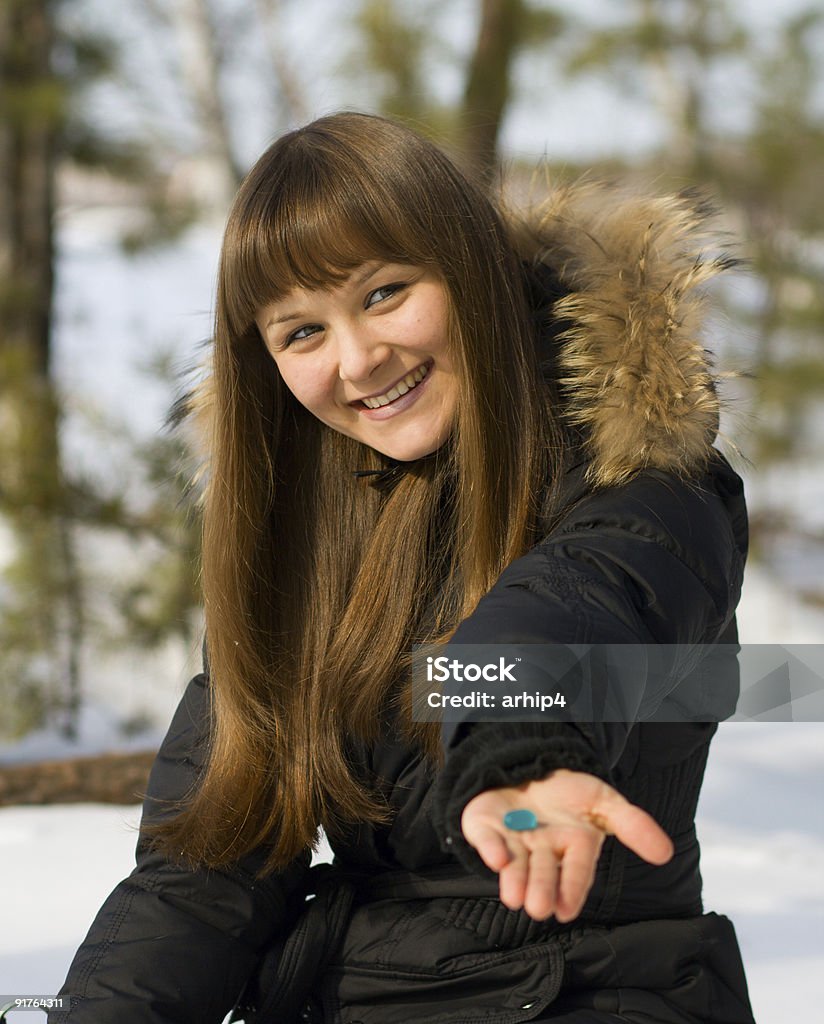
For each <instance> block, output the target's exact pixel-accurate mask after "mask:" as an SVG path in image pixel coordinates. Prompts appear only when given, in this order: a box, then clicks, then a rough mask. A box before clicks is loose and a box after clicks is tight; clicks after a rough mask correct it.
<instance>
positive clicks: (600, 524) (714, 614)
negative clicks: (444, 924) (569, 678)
mask: <svg viewBox="0 0 824 1024" xmlns="http://www.w3.org/2000/svg"><path fill="white" fill-rule="evenodd" d="M745 554H746V513H745V510H744V504H743V497H742V488H741V482H740V480H739V479H738V477H737V476H736V474H735V473H734V472H733V471H732V470H731V469H730V468H729V467H728V466H726V464H725V463H723V462H722V460H721V459H720V457H719V461H718V465H717V467H715V469H714V471H713V472H710V473H708V474H707V475H706V476H705V477H704V478H702V480H700V481H697V482H685V481H681V480H679V479H678V478H676V477H674V476H672V475H670V474H666V473H663V472H659V471H649V472H646V473H643V474H640V475H639V476H637V477H636V478H635V479H634V480H632V481H631V482H630V483H628V484H626V485H624V486H622V487H616V488H610V489H608V490H603V491H600V492H597V493H595V494H594V495H592V496H590V497H589V498H587V499H585V500H584V501H582V502H581V503H580V504H579V505H578V506H577V507H576V508H575V510H574V511H573V512H572V514H571V515H570V516H568V517H567V518H566V519H565V520H564V521H563V522H562V523H561V525H560V526H559V528H558V529H557V530H555V531H553V532H552V534H551V535H550V536H548V537H547V538H546V539H545V540H544V541H543V542H542V543H540V544H538V545H537V546H536V547H535V548H534V549H533V550H532V551H530V552H529V553H528V554H527V555H525V556H524V557H523V558H520V559H518V560H517V561H515V562H513V563H512V565H510V566H509V567H508V568H507V569H506V570H505V572H504V573H503V574H502V576H501V577H500V579H499V580H498V582H497V583H496V584H495V585H494V586H493V587H492V589H491V590H490V591H489V593H488V594H487V595H486V596H485V597H484V598H483V599H482V600H481V601H480V602H479V604H478V606H477V608H476V610H475V611H474V612H473V614H472V615H470V616H469V618H467V619H466V620H465V621H464V622H463V623H462V624H461V625H460V626H459V627H458V629H457V631H456V633H455V635H454V637H453V638H452V641H451V643H452V644H491V643H506V644H553V645H578V646H579V647H580V645H590V644H591V645H621V646H620V648H618V649H619V650H620V651H621V652H622V653H621V656H620V657H619V658H617V659H614V660H612V659H611V660H610V661H609V662H607V661H606V660H604V659H602V660H601V662H600V663H599V662H598V661H597V659H596V661H595V667H594V669H593V668H592V663H590V666H589V667H590V671H589V672H588V674H586V675H584V676H582V678H583V679H584V680H586V683H585V685H590V686H600V687H601V694H600V697H603V695H604V694H605V693H608V694H609V695H610V696H611V697H612V699H613V700H615V699H617V701H618V703H619V704H620V705H621V706H622V707H624V708H626V709H628V713H627V715H626V721H604V720H603V718H601V719H600V720H599V719H598V716H597V715H594V714H593V715H592V716H591V717H592V719H593V720H592V721H583V720H580V721H529V722H515V721H506V722H491V721H474V722H471V721H468V720H464V721H457V722H455V721H453V722H451V723H449V724H448V725H447V724H445V725H444V730H443V739H444V746H445V755H446V758H445V764H444V768H443V769H442V771H441V772H440V774H439V776H438V779H437V781H436V785H435V791H434V793H433V812H434V820H435V824H436V828H437V829H438V832H439V834H440V835H441V837H442V843H443V844H444V846H445V847H446V848H451V849H452V851H453V852H454V853H455V854H456V855H457V856H458V858H459V859H460V860H461V861H462V862H463V863H464V864H465V866H466V867H468V868H470V869H472V870H477V869H478V866H479V865H480V864H481V862H480V859H479V858H477V855H475V854H474V851H473V850H472V849H471V847H469V846H468V845H467V844H466V843H465V841H464V840H463V836H462V834H461V831H460V816H461V813H462V811H463V808H464V807H465V806H466V804H467V802H468V801H469V800H471V799H472V797H474V796H476V795H477V794H478V793H481V792H484V791H485V790H487V789H490V788H495V787H499V786H513V785H519V784H520V783H522V782H526V781H529V780H532V779H539V778H543V777H545V776H546V775H547V774H549V773H550V772H551V771H553V770H554V769H556V768H569V769H572V770H577V771H586V772H590V773H591V774H594V775H598V776H600V777H601V778H605V779H608V780H610V779H611V771H612V768H613V767H614V766H615V764H616V763H617V761H618V759H619V757H620V756H621V753H622V751H623V749H624V745H625V743H626V739H627V735H628V733H629V730H630V728H631V726H632V723H633V721H641V720H654V719H655V717H656V714H658V713H659V712H660V709H661V707H662V705H664V702H665V701H667V699H668V698H669V699H672V691H674V690H675V688H676V687H679V689H681V690H682V692H683V685H684V679H685V677H686V678H687V679H689V678H690V675H691V673H692V675H693V676H697V677H698V678H701V672H700V670H699V669H698V668H697V667H696V659H698V658H701V657H703V656H705V655H706V653H707V651H708V648H707V647H706V646H705V645H711V644H715V643H717V642H718V641H719V640H721V641H723V642H724V643H725V644H729V645H730V648H731V649H732V658H730V657H729V655H730V650H729V649H728V650H727V651H726V653H725V654H722V655H721V657H720V658H719V663H720V664H723V665H724V668H723V670H721V671H719V672H717V673H716V674H715V678H716V679H719V680H724V679H726V683H723V682H722V683H721V685H722V686H724V685H726V688H727V692H719V693H715V694H710V695H709V697H710V699H712V700H713V701H714V707H715V708H716V709H722V710H721V712H720V714H719V717H724V714H725V713H726V714H729V713H731V712H732V710H734V700H735V697H736V696H737V663H736V662H735V658H734V652H735V651H736V650H737V644H736V642H735V641H736V636H735V622H734V612H735V606H736V604H737V602H738V597H739V593H740V588H741V583H742V577H743V565H744V558H745ZM655 645H666V646H663V647H661V646H655ZM730 661H732V665H730V664H729V662H730ZM599 672H600V677H599ZM679 684H680V686H679ZM730 691H734V692H730ZM616 695H617V696H616ZM598 696H599V695H594V696H593V695H591V697H592V703H593V705H594V706H597V698H598Z"/></svg>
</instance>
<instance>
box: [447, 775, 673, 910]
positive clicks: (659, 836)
mask: <svg viewBox="0 0 824 1024" xmlns="http://www.w3.org/2000/svg"><path fill="white" fill-rule="evenodd" d="M518 808H526V809H528V810H531V811H533V812H534V813H535V815H536V817H537V818H538V822H539V827H538V828H536V829H534V830H532V831H528V832H513V831H511V830H510V829H508V828H507V827H506V826H505V825H504V823H503V819H504V815H505V814H507V812H509V811H512V810H516V809H518ZM461 829H462V831H463V834H464V838H465V839H466V841H467V842H468V843H469V844H470V845H471V846H474V847H475V849H476V850H477V851H478V854H479V855H480V857H481V858H482V860H483V861H484V863H485V864H486V865H487V867H489V868H491V869H492V870H493V871H496V872H497V873H498V875H499V877H500V896H501V902H502V903H504V904H505V905H506V906H507V907H509V908H510V909H511V910H518V909H520V908H521V907H523V908H524V910H525V911H526V912H527V914H529V916H530V917H532V918H534V919H535V920H538V921H543V920H545V919H546V918H548V917H550V916H551V915H552V914H554V915H555V917H556V918H557V919H558V920H559V921H571V920H573V919H574V918H575V917H577V916H578V914H579V913H580V912H581V908H582V907H583V905H584V901H585V900H586V898H587V894H588V893H589V890H590V888H591V887H592V882H593V879H594V877H595V866H596V864H597V862H598V856H599V854H600V852H601V847H602V845H603V842H604V838H605V836H606V835H608V834H611V835H614V836H615V837H616V838H617V839H618V840H619V841H620V842H622V843H623V844H624V845H625V846H627V847H629V849H630V850H632V851H633V852H634V853H636V854H638V856H639V857H641V858H643V859H644V860H646V861H648V862H649V863H650V864H665V863H666V862H667V861H668V860H669V859H670V857H672V853H673V846H672V842H671V841H670V838H669V836H667V834H666V833H665V832H664V831H663V829H662V828H661V827H660V826H659V825H658V824H657V823H656V822H655V821H654V819H653V818H651V817H650V816H649V814H647V812H646V811H642V810H641V808H640V807H636V806H635V805H634V804H631V803H630V802H629V801H628V800H626V799H625V798H624V797H623V796H621V794H620V793H619V792H617V790H615V789H613V788H612V786H610V785H608V784H607V783H606V782H604V781H603V780H602V779H599V778H597V777H596V776H594V775H588V774H586V773H584V772H573V771H568V770H566V769H559V770H557V771H555V772H553V773H552V774H551V775H549V776H548V777H547V778H545V779H540V780H538V781H535V782H528V783H524V784H523V785H521V786H516V787H504V788H501V789H489V790H486V792H484V793H480V794H478V796H476V797H474V799H472V800H470V801H469V803H468V804H467V805H466V807H465V808H464V812H463V815H462V816H461Z"/></svg>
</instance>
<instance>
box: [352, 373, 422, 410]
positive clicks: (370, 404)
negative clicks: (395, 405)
mask: <svg viewBox="0 0 824 1024" xmlns="http://www.w3.org/2000/svg"><path fill="white" fill-rule="evenodd" d="M428 372H429V368H428V367H426V366H419V367H418V368H417V369H416V370H413V371H412V373H408V374H407V375H406V376H405V377H404V378H403V380H399V381H398V383H397V384H395V385H394V386H393V387H391V388H390V389H389V390H388V391H387V392H386V393H385V394H383V395H378V396H377V397H375V398H363V399H361V401H362V402H363V404H364V405H365V406H366V408H367V409H380V408H381V407H382V406H384V405H389V403H390V402H394V401H395V399H396V398H400V396H401V395H405V394H406V392H407V391H411V390H412V388H414V387H415V386H416V385H418V384H420V382H421V381H422V380H423V379H424V377H425V376H426V375H427V373H428Z"/></svg>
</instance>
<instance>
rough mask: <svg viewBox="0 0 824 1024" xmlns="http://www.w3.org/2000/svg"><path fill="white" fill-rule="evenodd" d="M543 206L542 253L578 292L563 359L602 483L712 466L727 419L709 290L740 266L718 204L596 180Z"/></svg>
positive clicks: (571, 301) (573, 413)
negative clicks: (719, 223) (722, 243)
mask: <svg viewBox="0 0 824 1024" xmlns="http://www.w3.org/2000/svg"><path fill="white" fill-rule="evenodd" d="M537 213H538V217H537V222H536V221H533V222H532V226H533V228H534V229H537V230H536V235H534V236H533V238H537V240H538V244H539V249H537V251H535V252H533V254H532V258H533V259H534V260H538V261H540V262H543V263H545V264H546V265H547V266H549V267H551V268H552V270H553V271H554V272H555V273H556V274H557V275H558V276H559V278H560V280H561V282H562V284H563V285H564V287H565V288H566V289H568V290H569V291H570V294H569V295H567V296H565V297H564V298H562V299H561V300H559V301H558V302H557V303H556V304H555V307H554V309H553V314H554V316H555V317H557V318H559V319H560V320H562V321H563V322H564V324H568V325H569V326H568V327H567V328H566V329H565V330H564V331H563V333H562V334H561V335H560V337H559V341H560V344H561V346H562V347H561V351H560V353H559V358H558V363H559V366H560V370H561V374H562V377H561V384H562V385H563V386H564V389H565V390H564V393H565V398H566V399H567V401H568V409H567V415H568V417H569V419H570V421H571V422H572V423H573V424H575V425H576V426H578V427H581V428H583V434H584V436H585V438H586V443H587V445H588V447H589V455H590V456H591V460H592V462H591V466H590V468H589V470H588V476H589V479H590V481H591V482H592V483H594V484H597V485H600V486H607V485H610V484H618V483H621V482H624V481H626V480H628V479H629V478H630V477H631V476H632V475H634V474H635V473H637V472H638V471H639V470H641V469H646V468H657V469H663V470H668V471H669V472H674V473H677V474H679V475H680V476H690V475H693V474H695V473H697V472H700V471H701V469H702V468H703V467H704V466H705V465H706V463H707V460H708V459H709V457H710V455H711V452H712V444H713V441H714V440H715V437H716V434H717V432H718V417H719V401H718V394H717V379H716V377H715V375H714V373H713V368H712V357H711V356H710V354H709V353H708V352H707V351H706V350H705V349H704V346H703V344H702V342H701V328H702V323H703V320H704V315H703V306H704V300H703V297H702V294H701V291H700V286H702V285H704V284H705V283H706V282H707V281H708V280H709V279H710V278H712V277H714V276H715V275H716V274H717V273H719V272H720V271H723V270H726V269H728V268H729V267H731V266H733V265H734V264H735V262H736V261H735V260H734V259H732V258H731V257H730V256H729V255H728V254H726V253H724V252H723V250H720V249H719V248H718V236H717V235H715V236H713V233H712V232H711V229H710V222H711V220H712V218H713V216H714V210H713V209H712V207H711V205H710V204H709V203H708V202H707V201H706V199H703V198H702V197H701V196H700V195H699V194H697V193H695V192H683V193H681V194H679V195H676V196H665V197H646V196H628V195H626V194H623V195H622V194H621V193H616V191H615V190H614V189H612V188H610V187H608V186H605V185H599V184H590V183H587V184H578V185H573V186H571V187H567V188H563V189H560V190H558V191H557V192H555V193H553V194H552V195H551V196H550V198H549V199H548V200H547V201H546V202H545V203H544V205H543V206H542V207H541V208H540V209H539V210H538V211H537Z"/></svg>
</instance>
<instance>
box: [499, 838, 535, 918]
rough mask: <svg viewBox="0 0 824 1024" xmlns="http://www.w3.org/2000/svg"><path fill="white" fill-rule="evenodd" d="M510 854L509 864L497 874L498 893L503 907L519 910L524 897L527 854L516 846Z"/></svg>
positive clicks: (521, 847)
mask: <svg viewBox="0 0 824 1024" xmlns="http://www.w3.org/2000/svg"><path fill="white" fill-rule="evenodd" d="M512 854H513V855H512V859H511V860H510V862H509V863H508V864H507V865H506V867H504V868H502V869H501V871H500V873H499V877H500V883H499V886H498V891H499V893H500V897H501V903H503V904H504V906H507V907H509V909H510V910H520V909H521V907H522V906H523V905H524V897H525V895H526V883H527V877H528V865H529V853H528V852H527V851H526V850H525V849H524V847H523V846H520V845H518V846H517V847H516V848H515V849H514V850H513V851H512Z"/></svg>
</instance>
